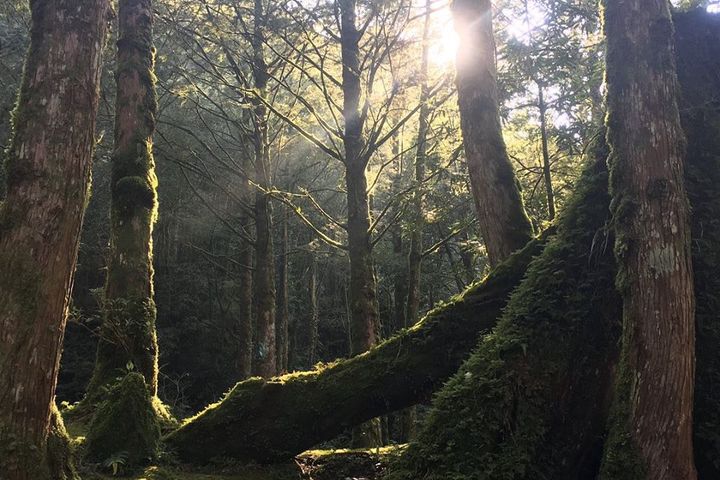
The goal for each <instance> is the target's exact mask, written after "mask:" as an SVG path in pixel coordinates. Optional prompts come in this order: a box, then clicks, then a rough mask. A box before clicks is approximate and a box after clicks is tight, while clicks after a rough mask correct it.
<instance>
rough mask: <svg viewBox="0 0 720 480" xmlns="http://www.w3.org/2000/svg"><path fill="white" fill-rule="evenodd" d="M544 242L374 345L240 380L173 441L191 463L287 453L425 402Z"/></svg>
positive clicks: (272, 458) (170, 438) (492, 321)
mask: <svg viewBox="0 0 720 480" xmlns="http://www.w3.org/2000/svg"><path fill="white" fill-rule="evenodd" d="M543 243H544V242H543V241H542V240H540V241H534V242H532V243H531V244H530V245H528V246H527V247H526V248H525V249H524V250H522V251H521V252H518V253H517V254H515V255H513V256H512V257H511V258H509V259H508V260H507V261H506V262H505V263H504V264H502V265H501V266H499V267H498V268H496V269H495V270H494V271H493V272H492V273H491V274H490V276H489V277H488V278H487V279H486V280H485V281H484V282H483V283H481V284H478V285H477V286H475V287H472V288H471V289H469V290H468V291H467V292H465V294H464V295H463V296H462V297H461V298H456V299H455V300H453V301H452V302H451V303H449V304H448V305H446V306H443V307H440V308H438V309H436V310H434V311H433V312H431V313H430V314H428V316H426V317H425V318H424V319H423V320H421V321H420V322H419V323H418V324H417V325H416V326H415V327H413V328H412V329H410V330H408V331H405V332H403V333H401V334H399V335H398V336H396V337H393V338H391V339H389V340H387V341H385V342H383V343H382V344H381V345H378V346H377V347H375V348H374V349H372V350H371V351H370V352H368V353H365V354H363V355H359V356H357V357H354V358H351V359H349V360H343V361H340V362H337V363H335V364H332V365H330V366H327V367H325V368H322V369H320V370H316V371H312V372H304V373H299V374H289V375H286V376H283V377H279V378H277V379H272V380H261V379H251V380H247V381H245V382H242V383H239V384H238V385H237V386H236V387H235V388H234V389H233V390H232V391H231V392H230V393H229V394H228V395H227V396H226V397H225V399H223V400H222V401H221V402H220V403H218V404H216V405H214V406H212V407H209V408H207V409H206V410H205V411H204V412H202V413H201V414H200V415H198V416H197V417H195V418H194V419H193V420H192V421H190V422H188V423H186V424H185V425H184V426H182V427H181V428H180V429H178V430H177V431H175V432H173V433H172V434H170V436H168V437H167V438H166V441H167V444H168V446H169V447H170V448H173V449H174V450H175V451H176V452H177V454H178V455H179V457H180V458H181V459H182V460H183V461H187V462H192V463H207V462H208V461H210V460H211V459H212V458H214V457H229V458H236V459H239V460H244V461H260V462H273V461H282V460H286V459H288V458H290V457H292V456H293V455H296V454H298V453H300V452H301V451H303V450H306V449H308V448H310V447H312V446H313V445H316V444H317V443H319V442H321V441H323V440H329V439H332V438H333V437H335V436H336V435H338V434H339V433H341V432H342V431H343V430H344V429H345V428H348V427H350V426H353V425H358V424H360V423H363V422H365V421H367V420H369V419H371V418H374V417H377V416H379V415H383V414H386V413H389V412H392V411H395V410H399V409H401V408H404V407H408V406H410V405H413V404H415V403H417V402H418V401H420V400H422V399H424V398H426V397H427V395H428V394H429V393H430V392H432V391H433V389H435V388H437V387H438V386H440V385H441V384H442V383H443V382H444V381H445V379H447V377H448V376H449V375H451V374H452V373H453V372H454V371H455V370H456V369H457V367H458V366H459V365H460V363H461V362H462V360H463V359H464V358H465V357H466V356H467V354H468V353H469V351H470V350H471V349H472V348H473V347H474V346H475V345H476V343H477V337H478V335H479V334H481V333H483V332H487V331H488V330H489V329H490V328H492V326H493V325H494V324H495V320H496V319H497V317H498V316H499V314H500V312H501V311H502V309H503V307H504V306H505V303H506V299H507V297H508V295H509V294H510V292H512V290H513V289H514V288H515V286H516V285H517V284H518V283H519V282H520V280H521V278H522V277H523V275H524V272H525V269H526V268H527V265H528V264H529V262H530V260H531V258H532V257H533V256H535V255H536V254H537V253H538V252H539V251H540V250H541V248H542V245H543ZM429 352H432V354H428V353H429Z"/></svg>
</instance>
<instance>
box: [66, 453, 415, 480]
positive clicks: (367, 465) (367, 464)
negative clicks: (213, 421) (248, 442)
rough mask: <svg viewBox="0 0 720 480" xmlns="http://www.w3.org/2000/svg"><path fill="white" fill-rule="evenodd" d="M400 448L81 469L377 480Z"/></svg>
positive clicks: (192, 477)
mask: <svg viewBox="0 0 720 480" xmlns="http://www.w3.org/2000/svg"><path fill="white" fill-rule="evenodd" d="M402 448H403V447H402V446H393V447H383V448H379V449H371V450H311V451H307V452H304V453H302V454H300V455H298V456H297V457H296V458H295V461H294V463H288V464H285V465H262V466H261V465H249V466H247V465H246V466H239V465H229V466H214V467H213V466H209V467H205V468H202V469H196V468H188V467H180V466H162V465H156V466H150V467H148V468H146V469H145V470H144V471H143V472H142V473H137V474H135V475H131V476H123V475H122V474H118V475H107V474H101V473H98V470H97V468H93V467H88V466H83V467H81V472H80V475H81V477H82V478H83V480H300V479H304V480H348V479H351V480H379V479H380V478H381V477H382V474H383V473H384V472H385V468H386V467H385V466H386V465H387V461H388V459H389V458H390V457H391V456H394V455H396V454H397V453H398V452H400V451H401V450H402Z"/></svg>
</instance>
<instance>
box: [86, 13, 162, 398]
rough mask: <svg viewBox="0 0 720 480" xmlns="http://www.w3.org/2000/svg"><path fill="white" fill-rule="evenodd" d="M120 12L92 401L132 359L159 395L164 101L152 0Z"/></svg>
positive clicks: (135, 366)
mask: <svg viewBox="0 0 720 480" xmlns="http://www.w3.org/2000/svg"><path fill="white" fill-rule="evenodd" d="M118 17H119V34H118V35H119V38H118V42H117V72H116V75H115V80H116V86H117V98H116V107H115V150H114V152H113V156H112V180H111V181H112V185H111V189H112V200H111V208H110V252H109V255H108V268H107V278H106V282H105V298H104V302H105V304H104V312H103V313H104V318H103V325H102V327H101V330H100V341H99V343H98V350H97V358H96V361H95V371H94V372H93V377H92V379H91V381H90V384H89V386H88V391H87V400H89V401H90V402H91V403H94V402H95V401H97V400H98V399H99V398H101V395H102V392H103V391H104V387H107V386H108V385H110V384H112V383H114V382H115V381H116V379H117V378H118V377H121V376H122V371H124V370H125V369H126V368H127V365H128V364H130V363H131V364H132V365H133V366H134V369H135V370H136V371H138V372H140V373H141V374H142V375H143V377H144V378H145V382H146V383H147V385H148V388H149V390H150V392H151V394H152V395H155V394H157V379H158V345H157V333H156V330H155V319H156V309H155V299H154V288H153V274H154V272H153V243H152V234H153V226H154V225H155V220H156V218H157V208H158V201H157V177H156V176H155V160H154V159H153V153H152V137H153V133H154V131H155V117H156V114H157V101H156V96H155V76H154V64H155V50H154V48H153V10H152V1H151V0H121V1H120V3H119V9H118Z"/></svg>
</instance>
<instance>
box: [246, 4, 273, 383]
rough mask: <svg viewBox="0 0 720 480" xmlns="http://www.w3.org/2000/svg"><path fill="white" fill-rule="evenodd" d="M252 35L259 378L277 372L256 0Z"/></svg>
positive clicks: (261, 40)
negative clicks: (256, 188) (256, 187)
mask: <svg viewBox="0 0 720 480" xmlns="http://www.w3.org/2000/svg"><path fill="white" fill-rule="evenodd" d="M253 20H254V27H253V33H252V40H251V44H252V51H253V59H252V72H253V82H254V84H253V86H254V89H255V95H256V97H255V98H254V99H253V103H254V117H253V145H254V148H255V156H254V163H255V182H256V184H257V185H258V186H259V188H258V190H257V191H256V194H255V232H256V235H255V275H254V277H253V292H254V293H253V296H254V301H255V318H256V321H255V338H256V345H255V355H254V358H253V372H254V373H255V374H256V375H260V376H261V377H272V376H273V375H275V374H276V373H277V372H278V370H277V345H276V338H275V328H276V325H275V316H276V315H275V314H276V312H275V295H276V292H275V256H274V253H273V238H272V210H271V206H270V196H269V195H268V190H269V188H270V171H269V170H270V155H269V150H268V148H269V146H268V123H267V122H268V119H267V115H268V114H267V107H266V105H265V103H266V102H267V100H266V96H267V83H268V70H267V64H266V62H265V53H264V48H265V22H266V14H265V12H264V6H263V0H255V4H254V12H253Z"/></svg>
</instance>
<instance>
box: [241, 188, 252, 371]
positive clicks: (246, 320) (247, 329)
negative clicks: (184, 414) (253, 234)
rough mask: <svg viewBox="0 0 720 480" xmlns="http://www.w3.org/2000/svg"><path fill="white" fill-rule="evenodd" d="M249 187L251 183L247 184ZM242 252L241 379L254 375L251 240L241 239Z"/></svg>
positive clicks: (246, 218)
mask: <svg viewBox="0 0 720 480" xmlns="http://www.w3.org/2000/svg"><path fill="white" fill-rule="evenodd" d="M247 187H248V188H249V185H248V186H247ZM243 218H244V220H241V221H242V224H243V225H250V222H249V218H248V216H247V215H243ZM241 242H242V243H241V246H240V254H239V255H238V262H239V263H240V278H239V280H238V281H239V285H238V289H239V291H238V300H237V301H238V305H239V306H240V309H239V311H238V338H237V341H238V345H237V349H238V354H237V355H238V356H237V372H238V374H239V378H240V380H244V379H246V378H249V377H250V376H251V375H252V358H253V319H252V304H253V268H252V265H253V248H252V245H250V243H249V242H247V241H245V240H241Z"/></svg>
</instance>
